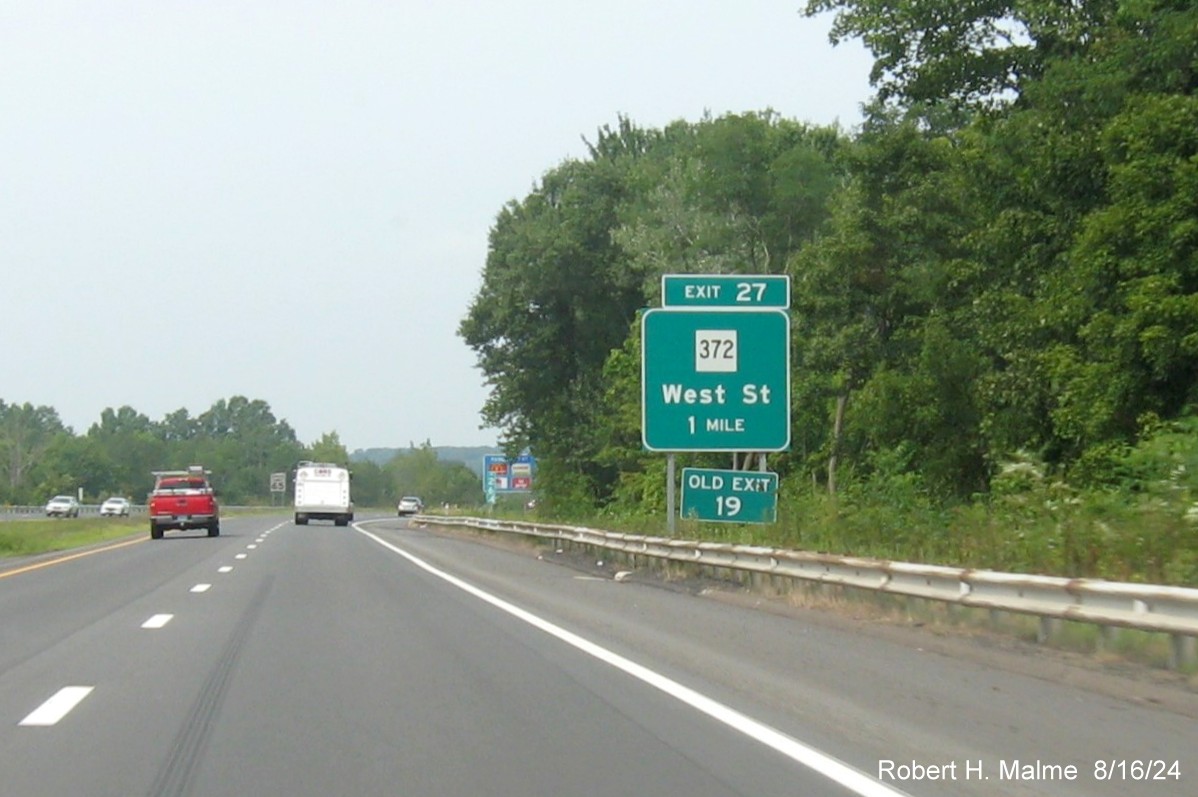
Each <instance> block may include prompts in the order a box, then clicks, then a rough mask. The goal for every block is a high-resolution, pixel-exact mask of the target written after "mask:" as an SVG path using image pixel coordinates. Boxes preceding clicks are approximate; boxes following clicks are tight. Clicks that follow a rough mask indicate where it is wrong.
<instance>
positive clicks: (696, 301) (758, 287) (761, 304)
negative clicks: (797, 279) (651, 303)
mask: <svg viewBox="0 0 1198 797" xmlns="http://www.w3.org/2000/svg"><path fill="white" fill-rule="evenodd" d="M661 303H662V306H663V307H706V308H709V309H723V310H730V309H735V308H746V309H751V310H760V309H763V308H775V309H779V310H785V309H787V308H789V307H790V277H789V276H787V275H785V274H665V275H663V276H662V278H661Z"/></svg>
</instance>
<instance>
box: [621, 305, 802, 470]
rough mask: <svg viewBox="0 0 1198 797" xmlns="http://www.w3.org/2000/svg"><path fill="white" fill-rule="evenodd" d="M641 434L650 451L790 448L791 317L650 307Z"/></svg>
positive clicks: (644, 321) (644, 331)
mask: <svg viewBox="0 0 1198 797" xmlns="http://www.w3.org/2000/svg"><path fill="white" fill-rule="evenodd" d="M641 437H642V440H643V442H644V445H645V448H647V449H649V450H650V451H785V450H786V449H787V448H789V447H790V316H788V315H787V314H786V312H785V311H783V310H743V311H737V312H731V311H728V310H717V311H705V310H684V309H675V308H655V309H652V310H647V311H645V313H644V314H643V315H642V316H641Z"/></svg>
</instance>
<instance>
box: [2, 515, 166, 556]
mask: <svg viewBox="0 0 1198 797" xmlns="http://www.w3.org/2000/svg"><path fill="white" fill-rule="evenodd" d="M146 528H147V526H146V520H145V519H144V518H138V517H130V518H100V517H83V518H34V519H29V520H9V521H5V522H4V523H0V558H5V557H14V556H32V555H35V554H41V553H50V552H52V551H65V550H69V549H71V548H82V547H84V546H87V545H95V544H96V543H101V542H108V541H110V540H118V539H121V538H123V537H129V536H131V535H133V534H136V533H138V532H142V531H145V530H146Z"/></svg>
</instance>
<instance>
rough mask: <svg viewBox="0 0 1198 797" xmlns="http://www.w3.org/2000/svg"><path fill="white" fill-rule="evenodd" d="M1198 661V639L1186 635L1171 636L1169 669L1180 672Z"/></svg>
mask: <svg viewBox="0 0 1198 797" xmlns="http://www.w3.org/2000/svg"><path fill="white" fill-rule="evenodd" d="M1196 660H1198V638H1196V637H1192V636H1186V635H1185V634H1170V635H1169V669H1171V670H1180V669H1183V668H1185V667H1189V666H1192V665H1193V664H1194V663H1195V661H1196Z"/></svg>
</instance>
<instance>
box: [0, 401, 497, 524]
mask: <svg viewBox="0 0 1198 797" xmlns="http://www.w3.org/2000/svg"><path fill="white" fill-rule="evenodd" d="M302 460H313V461H317V462H333V463H338V464H350V458H349V455H348V454H347V453H346V450H345V446H344V445H342V443H341V440H340V438H339V437H338V435H337V433H336V432H326V433H324V434H322V435H321V437H320V438H319V439H318V440H316V441H314V442H312V443H311V444H304V443H301V442H300V441H299V439H298V438H297V436H296V433H295V430H294V429H292V427H291V425H290V424H288V423H287V421H286V420H283V419H280V418H276V417H275V415H274V413H273V412H272V411H271V408H270V405H269V404H267V403H266V402H265V401H262V400H260V399H253V400H251V399H248V398H246V397H244V396H233V397H231V398H229V399H220V400H218V401H217V402H215V403H214V404H213V405H212V406H211V407H210V408H209V409H207V410H205V411H204V412H202V413H200V414H198V415H195V416H192V415H191V414H190V413H189V412H188V411H187V410H186V409H179V410H176V411H174V412H171V413H168V414H167V415H165V416H164V417H163V418H162V419H161V420H157V421H155V420H151V419H150V418H149V417H148V416H146V415H145V414H143V413H140V412H138V411H136V410H134V409H133V408H132V407H129V406H123V407H120V408H117V409H112V408H107V409H105V410H104V411H103V412H102V413H101V414H100V419H99V420H98V421H97V422H95V423H93V424H92V425H91V427H90V428H89V429H88V430H87V432H86V433H84V434H75V433H74V432H73V431H72V430H71V429H70V428H68V427H67V426H65V425H64V424H63V422H62V420H61V418H60V417H59V415H58V412H57V411H56V410H55V409H54V408H53V407H48V406H35V405H33V404H30V403H27V402H26V403H23V404H16V403H14V404H9V403H6V402H5V401H4V400H2V399H0V468H2V471H0V503H3V504H39V503H43V502H44V501H46V500H47V498H49V497H50V496H52V495H56V494H59V493H67V494H71V495H74V494H75V493H76V492H77V491H78V490H80V489H82V490H83V493H84V497H85V500H88V501H102V500H103V499H104V498H106V497H108V496H110V495H124V496H128V497H130V498H132V499H133V500H134V501H136V502H141V501H143V500H144V499H145V496H146V495H147V494H148V492H149V491H150V489H151V488H152V487H153V484H154V477H153V475H152V472H153V471H156V470H179V469H183V468H186V467H187V466H189V465H193V464H198V465H203V466H204V467H205V468H207V469H208V470H210V471H211V472H212V478H213V483H214V485H215V487H216V488H217V490H218V491H219V493H220V496H221V500H222V501H223V502H224V503H227V504H234V505H251V504H266V505H268V504H270V503H271V494H270V474H272V473H280V472H285V473H288V474H289V476H288V479H289V481H290V474H291V472H292V471H293V470H294V468H295V466H296V464H297V463H298V462H300V461H302ZM351 468H352V471H353V490H352V493H353V497H354V501H355V503H356V504H357V505H358V506H362V507H371V506H375V507H378V506H388V505H390V504H393V503H395V502H396V501H397V500H398V498H399V497H400V496H401V495H419V496H421V497H423V498H424V500H425V501H426V503H442V502H449V503H454V504H473V503H477V502H478V501H480V500H481V497H482V485H481V482H480V480H479V478H478V477H477V476H476V475H475V474H474V473H473V472H471V471H470V469H469V468H467V467H466V466H464V465H461V464H460V463H447V462H440V461H439V460H438V459H437V455H436V452H435V451H434V450H433V449H432V447H431V445H430V444H429V443H428V442H425V443H424V444H423V445H421V446H419V447H417V446H415V445H413V446H411V448H410V449H409V450H408V451H404V452H401V453H399V454H397V455H396V456H395V457H393V458H392V459H391V460H390V461H389V462H386V463H383V464H378V463H374V462H355V463H352V465H351ZM287 496H288V497H290V487H289V488H288V493H287Z"/></svg>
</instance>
